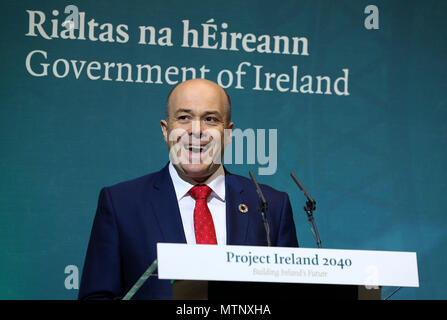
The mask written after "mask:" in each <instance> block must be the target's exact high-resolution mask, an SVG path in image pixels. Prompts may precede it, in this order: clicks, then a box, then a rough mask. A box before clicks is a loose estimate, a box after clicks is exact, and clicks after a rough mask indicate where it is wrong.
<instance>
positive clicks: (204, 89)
mask: <svg viewBox="0 0 447 320" xmlns="http://www.w3.org/2000/svg"><path fill="white" fill-rule="evenodd" d="M226 108H228V101H227V98H226V95H225V93H224V92H223V90H222V89H221V88H220V87H219V86H218V85H216V84H215V83H213V82H211V81H208V80H203V79H196V80H190V81H187V82H184V83H182V84H180V85H179V86H177V88H176V89H175V90H174V91H173V92H172V94H171V97H170V101H169V108H168V119H167V120H162V121H161V128H162V131H163V136H164V140H165V141H166V143H167V144H168V147H169V153H170V159H171V162H172V164H173V165H174V167H175V168H176V169H177V172H178V173H179V175H180V176H181V177H182V178H184V179H187V180H193V181H191V182H203V181H205V180H206V179H207V178H208V177H209V176H211V175H212V174H213V173H214V172H215V171H216V170H217V168H218V167H219V165H220V163H221V160H222V156H223V150H224V148H225V145H226V144H227V143H228V142H229V141H230V139H229V132H231V131H230V130H231V129H232V128H233V123H232V122H229V121H228V119H227V118H226V114H227V113H226V111H227V109H226ZM225 129H227V130H225ZM225 131H226V132H225ZM225 133H226V134H227V136H226V137H225Z"/></svg>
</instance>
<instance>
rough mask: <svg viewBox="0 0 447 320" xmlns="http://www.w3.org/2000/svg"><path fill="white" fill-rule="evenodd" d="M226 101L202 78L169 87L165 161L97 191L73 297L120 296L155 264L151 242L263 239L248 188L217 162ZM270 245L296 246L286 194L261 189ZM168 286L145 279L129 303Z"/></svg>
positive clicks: (225, 130)
mask: <svg viewBox="0 0 447 320" xmlns="http://www.w3.org/2000/svg"><path fill="white" fill-rule="evenodd" d="M233 126H234V124H233V122H231V105H230V99H229V97H228V95H227V93H226V92H225V90H224V89H223V88H221V87H220V86H219V85H217V84H215V83H214V82H211V81H209V80H205V79H194V80H189V81H186V82H183V83H181V84H179V85H177V86H176V87H175V88H174V89H173V90H172V91H171V93H170V95H169V97H168V100H167V103H166V120H162V121H161V129H162V132H163V137H164V140H165V142H166V143H167V144H168V147H169V154H170V160H171V161H170V162H169V163H168V165H166V166H165V167H164V168H163V169H162V170H161V171H159V172H155V173H152V174H149V175H146V176H143V177H141V178H138V179H134V180H131V181H127V182H123V183H120V184H117V185H114V186H112V187H107V188H103V189H102V190H101V193H100V195H99V201H98V209H97V212H96V216H95V220H94V223H93V228H92V233H91V237H90V242H89V246H88V250H87V256H86V259H85V264H84V271H83V274H82V281H81V287H80V290H79V298H80V299H114V298H119V297H123V296H124V295H125V293H126V292H127V291H128V290H129V289H130V288H131V287H132V286H133V285H134V283H135V282H136V281H137V280H138V278H139V277H140V276H141V275H142V274H143V272H144V271H145V270H146V269H147V267H148V266H149V265H150V264H151V263H152V262H153V261H154V260H155V259H156V257H157V256H156V244H157V243H158V242H171V243H188V244H217V245H225V244H228V245H258V246H264V245H266V244H267V242H266V233H265V229H264V225H263V222H262V218H261V215H260V213H259V212H258V210H257V208H258V205H259V198H258V195H257V193H256V189H255V187H254V185H253V182H252V181H251V180H249V179H247V178H244V177H241V176H237V175H232V174H230V173H229V172H227V171H225V169H224V168H223V166H222V164H221V159H222V156H223V149H224V147H225V145H226V144H228V143H229V142H230V134H231V129H232V128H233ZM261 188H262V191H263V193H264V196H265V198H266V200H267V201H268V203H269V211H268V221H269V224H270V237H271V241H272V245H273V246H291V247H294V246H298V241H297V238H296V233H295V225H294V222H293V217H292V209H291V206H290V201H289V198H288V196H287V194H286V193H283V192H279V191H276V190H274V189H272V188H270V187H268V186H265V185H262V186H261ZM171 298H172V288H171V284H170V281H168V280H158V279H157V277H150V278H149V279H148V281H147V282H146V283H145V284H144V285H143V286H142V287H141V288H140V290H139V291H138V292H137V293H136V294H135V296H134V299H171Z"/></svg>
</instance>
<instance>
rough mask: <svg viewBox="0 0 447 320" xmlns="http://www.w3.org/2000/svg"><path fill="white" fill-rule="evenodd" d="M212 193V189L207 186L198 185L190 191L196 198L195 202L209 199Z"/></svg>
mask: <svg viewBox="0 0 447 320" xmlns="http://www.w3.org/2000/svg"><path fill="white" fill-rule="evenodd" d="M211 191H212V190H211V188H210V187H208V186H207V185H197V186H194V187H192V188H191V190H189V194H190V195H191V197H193V198H194V200H199V199H207V198H208V196H209V195H210V194H211Z"/></svg>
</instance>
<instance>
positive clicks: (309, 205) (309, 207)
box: [290, 172, 321, 248]
mask: <svg viewBox="0 0 447 320" xmlns="http://www.w3.org/2000/svg"><path fill="white" fill-rule="evenodd" d="M290 176H291V177H292V179H293V181H295V183H296V184H297V185H298V188H300V190H301V191H303V193H304V195H305V196H306V198H307V201H306V206H305V207H304V211H305V212H306V214H307V219H308V220H309V223H310V230H311V231H312V233H313V235H314V236H315V239H316V240H317V246H318V248H321V239H320V235H319V234H318V230H317V225H316V224H315V219H314V216H313V211H314V210H315V209H316V208H317V202H316V201H315V200H314V199H312V197H311V196H310V194H309V193H308V192H307V191H306V189H304V187H303V185H302V184H301V182H300V181H299V180H298V178H297V177H296V176H295V174H294V173H293V172H291V173H290Z"/></svg>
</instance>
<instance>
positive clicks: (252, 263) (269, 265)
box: [157, 243, 419, 287]
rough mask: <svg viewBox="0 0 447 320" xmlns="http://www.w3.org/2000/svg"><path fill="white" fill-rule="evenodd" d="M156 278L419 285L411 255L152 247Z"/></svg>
mask: <svg viewBox="0 0 447 320" xmlns="http://www.w3.org/2000/svg"><path fill="white" fill-rule="evenodd" d="M157 259H158V277H159V278H160V279H169V280H216V281H253V282H288V283H318V284H345V285H365V286H398V287H419V276H418V268H417V258H416V253H415V252H397V251H370V250H339V249H309V248H282V247H254V246H217V245H188V244H170V243H158V244H157Z"/></svg>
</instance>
